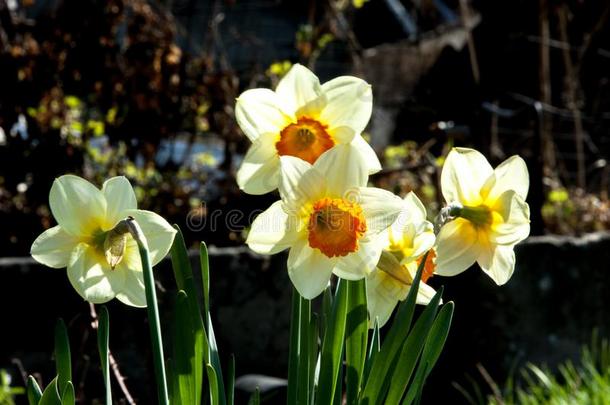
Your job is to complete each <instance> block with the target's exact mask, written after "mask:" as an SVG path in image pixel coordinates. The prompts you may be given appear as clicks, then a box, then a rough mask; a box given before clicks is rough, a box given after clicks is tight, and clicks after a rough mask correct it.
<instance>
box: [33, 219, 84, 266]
mask: <svg viewBox="0 0 610 405" xmlns="http://www.w3.org/2000/svg"><path fill="white" fill-rule="evenodd" d="M76 245H78V238H75V237H74V236H72V235H70V234H69V233H67V232H65V231H64V230H63V229H61V227H60V226H59V225H58V226H54V227H53V228H50V229H47V230H46V231H44V232H43V233H42V234H40V236H38V238H36V240H35V241H34V243H32V248H31V249H30V254H31V255H32V257H33V258H34V259H35V260H36V261H37V262H39V263H42V264H44V265H46V266H49V267H53V268H56V269H61V268H62V267H67V266H68V262H69V261H70V255H71V254H72V251H73V250H74V248H76Z"/></svg>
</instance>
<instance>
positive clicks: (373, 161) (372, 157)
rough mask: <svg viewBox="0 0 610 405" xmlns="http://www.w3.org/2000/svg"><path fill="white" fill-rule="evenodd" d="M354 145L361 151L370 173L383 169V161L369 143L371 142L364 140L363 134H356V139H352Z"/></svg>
mask: <svg viewBox="0 0 610 405" xmlns="http://www.w3.org/2000/svg"><path fill="white" fill-rule="evenodd" d="M352 145H354V146H355V147H356V148H358V150H359V151H360V154H361V155H362V158H363V162H364V164H365V165H366V167H367V168H368V172H369V174H373V173H377V172H378V171H380V170H381V162H379V158H378V157H377V154H376V153H375V151H374V150H373V148H372V147H371V145H369V143H368V142H367V141H365V140H364V138H363V137H362V135H360V134H356V136H354V139H353V140H352Z"/></svg>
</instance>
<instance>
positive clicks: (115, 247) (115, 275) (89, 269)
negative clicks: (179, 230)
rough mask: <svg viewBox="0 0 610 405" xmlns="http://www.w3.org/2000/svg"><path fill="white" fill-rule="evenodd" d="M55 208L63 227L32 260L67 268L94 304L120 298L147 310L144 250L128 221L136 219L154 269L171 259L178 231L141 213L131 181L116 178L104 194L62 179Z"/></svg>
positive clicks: (52, 200)
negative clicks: (140, 252) (129, 230)
mask: <svg viewBox="0 0 610 405" xmlns="http://www.w3.org/2000/svg"><path fill="white" fill-rule="evenodd" d="M49 205H50V207H51V212H52V213H53V216H54V217H55V220H56V221H57V223H58V225H57V226H55V227H53V228H50V229H48V230H47V231H45V232H44V233H42V234H41V235H40V236H39V237H38V238H37V239H36V240H35V241H34V243H33V244H32V248H31V251H30V253H31V255H32V257H33V258H34V259H36V260H37V261H38V262H40V263H42V264H45V265H47V266H49V267H53V268H63V267H67V268H68V279H69V280H70V283H71V284H72V286H73V287H74V289H75V290H76V291H77V292H78V293H79V294H80V295H81V296H82V297H83V298H84V299H85V300H87V301H89V302H92V303H94V304H99V303H104V302H107V301H110V300H111V299H113V298H115V297H116V298H117V299H118V300H120V301H121V302H123V303H125V304H127V305H131V306H134V307H145V306H146V298H145V294H144V280H143V274H142V263H141V261H140V254H139V251H138V246H137V243H136V242H135V240H134V239H133V238H132V237H131V235H130V234H129V233H128V231H127V229H126V228H125V226H124V224H123V223H122V221H123V220H124V219H125V218H127V217H130V216H131V217H133V218H135V220H136V221H137V222H138V224H139V225H140V227H141V228H142V230H143V233H144V235H145V236H146V239H147V242H148V248H149V250H150V259H151V262H152V264H153V265H155V264H157V263H158V262H160V261H161V259H163V258H164V257H165V255H167V252H168V251H169V249H170V248H171V246H172V242H173V240H174V235H175V234H176V230H175V229H174V228H172V227H171V226H170V224H169V223H167V221H166V220H165V219H163V218H162V217H161V216H159V215H157V214H155V213H154V212H150V211H144V210H138V209H136V208H137V202H136V196H135V193H134V191H133V188H132V187H131V184H129V181H128V180H127V179H126V178H125V177H113V178H111V179H109V180H107V181H106V182H105V183H104V185H103V187H102V189H101V190H99V189H98V188H97V187H95V186H94V185H93V184H91V183H89V182H88V181H86V180H84V179H82V178H80V177H77V176H73V175H65V176H61V177H59V178H58V179H56V180H55V181H54V182H53V186H52V187H51V193H50V195H49Z"/></svg>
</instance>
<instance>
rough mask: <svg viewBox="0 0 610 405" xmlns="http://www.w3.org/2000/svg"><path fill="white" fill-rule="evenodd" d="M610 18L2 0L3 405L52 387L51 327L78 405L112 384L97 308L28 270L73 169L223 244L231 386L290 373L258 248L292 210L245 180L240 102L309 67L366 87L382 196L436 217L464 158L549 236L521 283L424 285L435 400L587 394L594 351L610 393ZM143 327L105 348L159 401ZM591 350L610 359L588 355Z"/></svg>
mask: <svg viewBox="0 0 610 405" xmlns="http://www.w3.org/2000/svg"><path fill="white" fill-rule="evenodd" d="M609 17H610V3H609V2H608V1H584V0H495V1H493V2H490V1H477V0H472V1H471V0H368V1H367V0H352V1H349V0H326V1H323V0H319V1H316V0H292V1H291V0H165V1H161V0H158V1H153V0H108V1H102V0H98V1H94V0H0V325H1V326H0V336H1V337H0V368H1V369H4V370H6V372H4V373H3V374H2V377H3V378H2V379H0V380H1V381H0V382H1V383H2V385H0V401H2V400H3V399H2V398H3V397H2V395H3V394H2V392H3V391H2V390H4V391H6V392H9V391H8V390H9V388H8V387H9V386H13V387H16V386H22V385H23V379H22V373H24V372H28V373H38V375H39V376H40V377H41V379H42V381H44V382H48V381H49V380H50V379H51V378H52V375H51V374H52V372H51V371H50V370H52V361H51V351H52V330H53V324H54V322H55V318H56V317H58V316H62V317H64V318H65V319H66V321H67V322H68V323H69V325H70V327H71V328H72V329H71V330H72V331H73V333H71V338H72V339H73V344H75V345H79V348H80V349H79V351H78V353H77V354H76V355H74V357H75V358H74V361H75V362H76V363H77V364H78V365H79V366H78V367H79V368H78V369H79V370H80V371H81V373H82V374H81V375H82V384H81V385H80V391H79V392H80V394H79V395H80V399H81V400H82V403H95V401H96V398H94V396H91V395H95V393H101V389H102V387H103V385H102V383H101V379H98V378H97V377H98V376H99V370H98V367H99V365H97V363H96V361H97V360H96V359H95V356H94V355H93V354H94V353H95V343H94V338H93V337H91V336H88V333H91V332H90V327H89V322H90V318H89V307H88V306H87V305H86V304H85V303H83V302H82V301H81V300H80V298H79V297H76V296H75V295H76V294H74V292H73V291H71V289H70V286H69V283H68V281H67V278H66V277H65V274H64V273H63V271H61V270H60V271H51V270H49V269H45V268H42V267H39V266H37V265H35V264H34V263H33V262H32V261H31V260H30V259H28V257H27V256H28V254H29V248H30V245H31V243H32V241H33V239H34V238H35V237H36V236H37V235H38V234H39V233H41V232H42V231H43V230H45V229H47V228H49V227H51V226H53V225H54V220H53V219H52V217H51V213H50V210H49V207H48V193H49V190H50V187H51V184H52V181H53V179H54V178H55V177H57V176H60V175H62V174H65V173H74V174H78V175H80V176H83V177H85V178H87V179H89V180H90V181H92V182H94V183H95V184H98V185H100V184H101V183H102V182H103V180H104V179H106V178H108V177H110V176H115V175H125V176H127V177H128V178H129V180H130V181H131V183H132V184H133V185H134V187H135V189H136V193H137V197H138V203H139V207H140V208H142V209H149V210H153V211H156V212H158V213H159V214H161V215H163V216H164V217H166V218H167V219H168V220H169V221H170V222H174V223H177V224H178V225H180V227H181V228H182V229H183V232H184V233H185V237H186V238H187V242H188V243H190V244H192V245H193V246H195V243H196V242H198V241H201V240H204V241H206V243H208V245H212V246H214V247H216V248H214V249H212V258H211V260H212V279H213V280H212V286H213V287H214V288H216V291H214V288H213V290H212V296H213V298H214V299H215V301H213V302H215V303H216V304H217V311H216V314H215V315H216V317H217V318H218V319H217V324H218V326H217V329H218V330H219V333H220V337H219V340H220V342H219V344H220V345H221V351H223V352H224V353H225V354H226V353H231V352H234V353H236V357H237V359H238V360H237V361H238V362H237V375H242V374H247V373H262V374H268V375H273V376H277V377H284V376H285V374H286V368H285V364H286V345H287V331H288V324H289V321H288V314H287V313H286V311H285V308H286V303H287V302H289V295H290V291H289V290H290V289H289V287H288V286H289V285H288V284H287V283H288V281H287V279H286V274H285V258H283V257H281V256H279V257H278V258H273V259H268V258H262V257H258V256H256V255H253V254H251V253H249V252H248V251H247V249H245V248H244V247H243V242H244V240H245V236H246V235H247V231H248V226H249V224H250V223H251V221H252V218H253V215H254V214H255V213H257V212H260V210H261V209H265V208H267V207H268V206H269V205H270V203H271V202H273V201H275V200H276V199H277V195H274V194H270V195H266V196H247V195H245V194H244V193H242V192H240V190H239V189H238V187H237V185H236V183H235V172H236V170H237V168H238V167H239V165H240V162H241V160H242V158H243V155H244V153H245V151H246V150H247V148H248V146H249V141H248V140H247V139H246V138H245V136H244V135H243V134H242V133H241V131H240V129H239V127H238V126H237V124H236V122H235V119H234V105H235V98H236V97H237V96H238V95H239V94H240V92H242V91H244V90H245V89H248V88H253V87H274V86H275V85H276V84H277V82H278V80H279V79H280V78H281V77H282V75H283V74H285V73H286V72H287V70H288V69H289V68H290V66H291V65H292V64H293V63H297V62H298V63H302V64H304V65H306V66H308V67H309V68H311V69H312V70H314V71H315V72H316V74H317V75H318V76H319V77H320V79H321V81H322V82H324V81H326V80H329V79H331V78H333V77H335V76H338V75H342V74H350V75H356V76H359V77H362V78H364V79H365V80H367V81H368V82H369V83H371V84H372V86H373V94H374V111H373V117H372V119H371V122H370V124H369V127H368V129H367V131H366V134H365V136H366V138H367V139H368V140H369V142H370V143H371V145H373V147H374V149H375V151H376V152H377V154H378V156H379V158H380V159H381V161H382V164H383V167H384V170H383V171H382V172H380V173H378V174H376V175H374V176H373V177H372V178H371V182H372V183H373V184H375V185H376V186H379V187H383V188H386V189H388V190H391V191H393V192H395V193H397V194H399V195H401V196H402V195H404V194H406V193H407V192H409V191H411V190H414V191H415V192H416V193H417V194H418V196H419V197H420V198H421V199H422V201H423V202H424V204H425V205H426V207H427V208H428V211H429V215H430V218H431V219H432V218H434V216H435V215H436V212H437V211H438V209H439V207H441V204H442V203H443V200H442V195H441V194H440V192H439V189H438V179H439V174H440V168H441V166H442V163H443V160H444V156H445V155H446V153H447V152H448V150H449V149H450V148H451V147H452V146H468V147H474V148H476V149H478V150H480V151H482V152H483V153H484V154H485V155H486V156H487V157H488V158H489V160H490V161H491V162H492V164H493V165H496V164H498V163H500V162H501V161H502V160H504V159H505V158H507V157H508V156H510V155H513V154H520V155H521V156H522V157H523V158H524V159H525V160H526V162H527V164H528V167H529V171H530V178H531V187H530V194H529V197H528V203H529V204H530V208H531V217H532V235H533V237H531V238H530V240H529V241H526V242H525V243H524V244H523V245H522V246H520V247H519V248H518V250H517V270H516V272H515V277H514V278H513V279H512V280H511V282H510V283H509V284H508V285H507V286H505V287H501V288H497V287H495V286H493V285H492V282H491V281H490V280H488V279H487V278H486V277H485V276H482V275H480V274H479V273H480V272H479V271H475V270H474V269H471V270H470V271H468V272H467V273H465V274H463V275H462V276H460V277H457V278H455V279H454V278H452V279H440V278H434V279H433V280H432V281H431V284H433V285H434V286H440V285H445V286H446V290H445V299H446V300H455V301H456V315H455V319H454V324H453V329H452V331H451V334H450V336H449V340H448V343H447V349H446V351H445V353H444V354H443V356H442V357H441V360H440V361H439V365H438V366H437V369H436V370H435V372H434V373H433V375H432V377H431V380H430V384H429V387H428V390H427V392H426V394H425V396H424V403H436V402H437V401H440V400H444V401H450V403H456V404H459V403H488V402H490V401H491V402H493V401H499V402H497V403H511V395H512V397H514V398H517V391H518V390H519V389H523V390H527V388H528V384H529V383H531V382H532V381H529V382H528V376H530V377H531V376H532V373H533V372H532V371H531V370H532V369H531V368H527V363H528V362H532V363H534V364H537V365H538V367H540V368H539V369H538V371H540V373H547V374H545V376H547V377H548V378H551V377H553V376H554V375H556V376H557V379H558V380H557V381H555V383H556V384H562V383H570V382H573V381H572V380H570V374H569V373H568V374H566V373H564V372H563V371H561V370H565V369H566V367H567V366H566V363H565V362H566V361H568V360H571V361H573V364H576V365H577V366H574V367H573V368H574V369H575V370H576V371H579V370H580V368H579V367H580V366H578V365H582V364H581V363H582V362H583V359H586V358H587V356H589V357H592V359H590V361H591V362H593V363H594V365H595V367H594V368H596V369H599V370H598V371H600V372H603V373H602V374H601V375H604V376H605V378H606V380H607V385H606V386H605V388H603V387H602V388H599V389H605V391H602V392H605V393H606V394H608V392H610V378H608V374H609V373H610V371H608V366H609V365H610V351H609V350H608V347H607V345H606V343H604V342H605V341H604V339H603V338H604V337H605V336H607V334H608V332H609V329H610V319H609V318H608V316H607V314H606V308H607V307H608V302H607V299H606V296H607V293H606V286H608V285H610V284H608V283H609V282H610V275H609V274H607V273H608V270H610V269H608V266H609V265H608V263H610V257H609V255H610V237H609V236H608V234H607V233H606V232H607V230H608V228H609V227H610V205H609V201H608V189H609V185H610V179H609V176H610V166H609V162H608V157H609V152H610V81H609V77H610V23H609V21H608V20H609ZM215 263H216V264H215ZM157 271H158V274H159V277H160V281H161V287H163V288H164V290H162V294H161V299H163V296H164V294H163V293H164V292H165V289H167V290H172V289H175V286H173V284H172V282H171V270H170V268H169V266H168V265H167V263H165V264H162V265H161V266H160V267H159V269H158V270H157ZM215 283H216V284H215ZM217 286H218V287H217ZM168 297H169V295H168ZM168 300H169V298H168ZM112 308H115V310H114V311H113V310H112ZM263 309H264V310H263ZM115 314H116V315H115ZM113 315H114V318H112V316H113ZM143 315H144V314H143V313H142V312H141V311H139V310H135V309H127V308H124V307H121V306H111V319H112V320H111V322H116V323H115V324H114V325H116V326H115V327H114V330H115V331H117V332H116V335H115V336H114V337H112V333H111V349H112V350H113V351H114V352H115V354H116V357H117V359H118V361H119V365H120V367H121V370H122V372H123V374H125V375H126V376H127V385H128V386H129V388H130V390H131V391H132V395H133V396H134V397H135V398H136V399H138V400H139V401H138V403H150V401H151V397H150V396H151V392H149V391H150V390H148V389H147V388H146V384H148V383H149V382H150V381H152V380H151V379H150V377H151V376H150V375H148V374H147V373H148V372H149V371H150V370H151V369H152V367H148V366H150V365H147V364H146V361H147V359H146V357H147V356H146V349H142V348H139V347H136V346H134V343H133V339H138V337H137V336H140V337H139V339H144V340H143V341H146V338H145V336H146V335H145V334H146V333H147V332H146V325H145V323H144V322H145V320H144V318H145V317H144V316H143ZM112 325H113V324H111V327H112ZM130 339H132V340H130ZM592 339H593V340H594V342H593V343H590V344H589V349H588V350H589V352H594V353H597V352H600V353H602V354H599V353H598V354H597V355H596V356H592V355H587V356H584V357H583V356H582V352H581V345H583V344H587V343H588V342H590V341H591V340H592ZM598 349H599V350H598ZM92 353H93V354H92ZM604 353H605V354H604ZM242 358H243V359H244V361H243V363H240V359H242ZM600 359H601V360H600ZM602 360H603V361H602ZM544 365H547V366H548V370H547V369H543V367H545V366H544ZM524 367H525V369H524ZM568 368H569V367H568ZM582 368H586V367H582ZM528 370H529V371H528ZM528 373H529V374H528ZM604 373H605V374H604ZM534 375H536V373H535V372H534ZM572 377H574V378H573V379H574V380H579V381H580V384H581V385H579V387H581V388H582V384H583V382H582V381H581V380H586V379H587V378H586V376H583V375H581V374H578V373H576V374H574V375H572ZM534 379H535V378H534ZM530 380H532V378H530ZM585 388H587V389H589V388H591V387H585ZM84 392H87V393H88V396H84V394H83V393H84ZM91 393H94V394H91ZM115 394H116V395H117V399H119V398H122V397H120V390H118V389H117V390H115ZM6 397H7V398H9V399H6V401H10V397H11V395H9V394H6ZM22 397H23V395H19V394H17V395H15V396H14V400H15V401H17V402H19V401H23V400H24V398H22ZM99 397H100V398H101V394H100V396H99ZM606 398H607V397H606ZM273 401H278V399H277V397H275V399H274V398H273V396H272V398H271V399H269V401H268V403H272V402H273ZM0 403H1V402H0ZM7 403H10V402H7ZM276 403H281V401H280V402H276ZM583 403H586V402H583Z"/></svg>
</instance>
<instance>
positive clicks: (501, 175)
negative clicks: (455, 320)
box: [436, 148, 530, 285]
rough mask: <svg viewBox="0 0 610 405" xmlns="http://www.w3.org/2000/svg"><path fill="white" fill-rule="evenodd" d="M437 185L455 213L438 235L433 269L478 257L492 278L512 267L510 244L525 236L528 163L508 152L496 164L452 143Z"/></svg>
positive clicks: (457, 269) (447, 271) (457, 266)
mask: <svg viewBox="0 0 610 405" xmlns="http://www.w3.org/2000/svg"><path fill="white" fill-rule="evenodd" d="M441 188H442V192H443V196H444V197H445V200H446V201H447V203H448V204H449V207H450V210H449V213H450V215H451V216H453V217H455V219H453V220H452V221H450V222H448V223H446V224H445V225H443V227H442V228H441V230H440V233H439V234H438V237H437V247H436V249H437V251H436V254H437V260H436V273H437V274H440V275H444V276H454V275H456V274H459V273H461V272H463V271H464V270H466V269H467V268H469V267H470V266H471V265H472V264H474V262H475V261H476V262H478V263H479V266H481V269H482V270H483V271H484V272H485V273H486V274H487V275H488V276H489V277H491V278H492V279H493V280H494V281H495V282H496V284H498V285H502V284H504V283H506V282H507V281H508V280H509V279H510V277H511V276H512V274H513V271H514V269H515V252H514V251H513V248H514V246H515V245H516V244H517V243H519V242H521V241H522V240H524V239H525V238H527V237H528V235H529V232H530V211H529V206H528V205H527V203H526V202H525V198H526V197H527V192H528V189H529V174H528V172H527V166H526V165H525V162H524V161H523V159H521V158H520V157H519V156H512V157H510V158H508V159H507V160H505V161H504V162H503V163H502V164H500V165H499V166H498V167H496V169H495V170H494V169H493V168H492V167H491V165H490V164H489V163H488V162H487V159H485V157H484V156H483V155H482V154H481V153H479V152H477V151H476V150H474V149H467V148H454V149H453V150H452V151H451V152H449V155H448V156H447V159H446V161H445V165H444V166H443V171H442V173H441Z"/></svg>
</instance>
